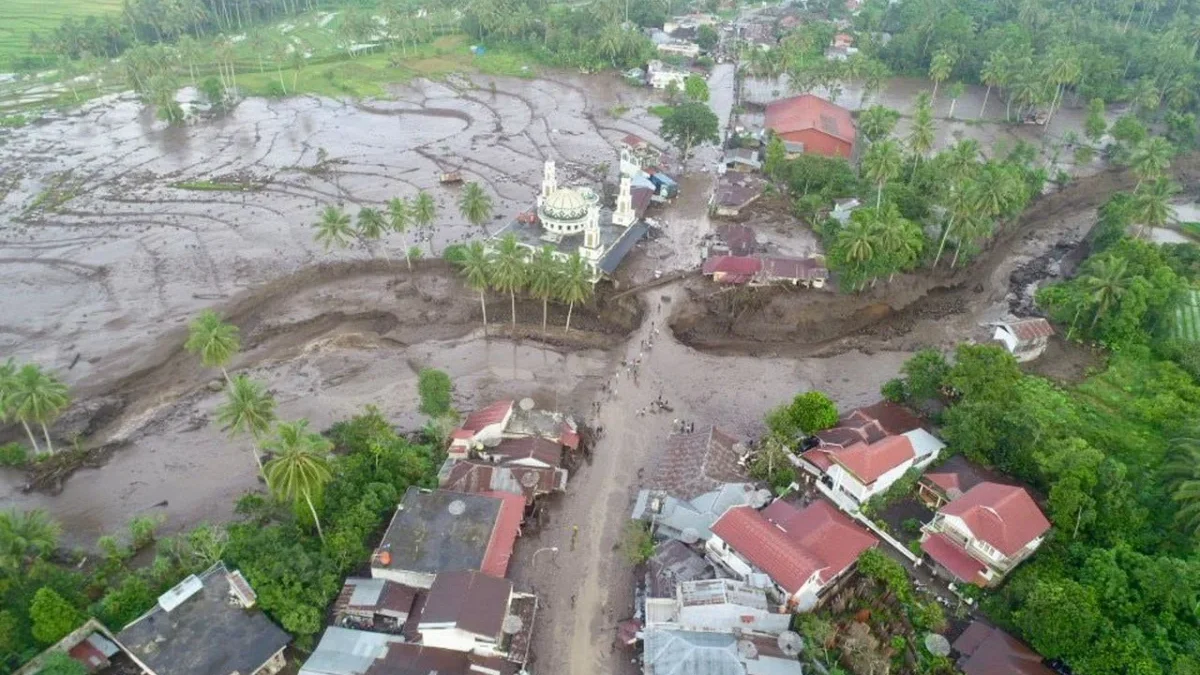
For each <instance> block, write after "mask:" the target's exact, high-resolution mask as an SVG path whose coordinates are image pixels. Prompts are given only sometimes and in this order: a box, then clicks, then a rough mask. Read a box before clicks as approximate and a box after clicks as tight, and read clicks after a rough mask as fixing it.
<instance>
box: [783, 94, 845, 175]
mask: <svg viewBox="0 0 1200 675" xmlns="http://www.w3.org/2000/svg"><path fill="white" fill-rule="evenodd" d="M765 126H766V128H768V129H770V130H772V131H774V132H775V135H777V136H779V138H780V140H782V141H783V144H784V147H785V148H786V149H787V151H788V153H789V154H792V155H795V154H799V153H805V152H809V153H815V154H818V155H823V156H825V157H843V158H846V159H849V158H850V157H851V155H852V153H853V151H854V139H855V134H856V131H855V128H854V120H853V119H852V118H851V117H850V111H849V110H846V109H845V108H843V107H841V106H839V105H835V104H833V103H831V102H829V101H826V100H825V99H823V98H821V97H819V96H814V95H812V94H802V95H800V96H793V97H791V98H785V99H781V100H778V101H775V102H773V103H771V104H770V105H768V106H767V112H766V125H765Z"/></svg>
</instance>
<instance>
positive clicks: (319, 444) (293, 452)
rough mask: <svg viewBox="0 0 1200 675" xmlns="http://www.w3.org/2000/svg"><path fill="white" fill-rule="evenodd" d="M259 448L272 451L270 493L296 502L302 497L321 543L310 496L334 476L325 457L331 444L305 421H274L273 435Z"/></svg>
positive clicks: (320, 535) (315, 511) (318, 519)
mask: <svg viewBox="0 0 1200 675" xmlns="http://www.w3.org/2000/svg"><path fill="white" fill-rule="evenodd" d="M262 447H263V449H264V450H267V451H269V452H272V453H274V454H275V456H274V457H273V458H272V459H271V461H269V462H267V466H266V475H267V485H269V486H270V489H271V493H272V494H274V495H275V496H276V497H277V498H279V499H287V500H289V501H291V502H292V503H293V504H296V505H299V504H300V502H301V500H303V501H304V503H305V504H307V505H308V510H309V513H311V514H312V517H313V524H314V525H316V526H317V536H318V537H320V538H321V542H322V543H324V542H325V533H324V532H322V531H321V519H320V518H319V517H318V516H317V507H316V506H315V505H314V504H313V497H317V498H318V499H319V497H320V494H321V492H322V490H323V489H324V488H325V485H326V484H327V483H329V481H330V480H332V479H333V471H332V470H330V468H329V459H328V458H327V457H326V455H327V454H328V453H329V451H330V450H331V449H333V444H332V443H330V442H329V441H327V440H325V438H323V437H322V436H321V435H320V434H316V433H313V432H311V431H309V430H308V420H298V421H296V422H280V423H279V424H276V425H275V437H274V438H271V439H268V440H266V441H264V442H263V444H262Z"/></svg>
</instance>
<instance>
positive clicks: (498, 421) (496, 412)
mask: <svg viewBox="0 0 1200 675" xmlns="http://www.w3.org/2000/svg"><path fill="white" fill-rule="evenodd" d="M528 438H537V439H543V440H546V441H552V442H554V443H556V444H557V445H558V446H560V449H559V450H558V451H557V454H558V456H559V457H561V453H562V449H563V448H566V449H570V450H577V449H578V448H579V431H578V427H577V426H576V424H575V421H574V420H573V419H572V418H571V417H569V416H567V415H564V414H562V413H557V412H550V411H547V410H539V409H538V408H537V407H536V406H535V404H534V402H533V399H528V398H526V399H522V400H521V401H520V403H517V404H515V405H514V402H513V401H512V400H511V399H506V400H501V401H496V402H495V403H492V404H490V405H488V406H486V407H484V408H481V409H479V410H476V411H474V412H472V413H471V414H470V415H467V418H466V419H465V420H464V421H463V423H462V425H461V426H459V428H457V429H455V430H454V431H452V432H450V447H449V449H448V450H447V456H448V457H449V458H450V459H454V460H463V459H469V458H470V457H471V454H472V453H475V454H476V455H478V456H480V457H483V458H485V459H493V460H495V461H501V460H502V459H503V458H505V457H511V458H513V459H514V462H511V463H513V464H516V465H518V466H542V467H545V468H549V467H550V466H554V467H557V466H558V463H554V464H553V465H551V464H547V463H545V462H541V461H538V460H531V459H530V457H528V456H526V457H525V460H526V461H519V458H518V457H517V456H518V455H520V454H521V452H529V451H531V450H532V449H533V446H531V445H518V446H513V445H511V444H510V445H505V446H504V449H502V450H498V448H500V446H501V445H502V444H503V443H504V442H505V441H506V440H513V439H528ZM540 447H541V446H539V450H538V451H539V452H540V453H542V454H544V455H546V456H548V455H549V454H550V453H551V452H552V451H544V452H543V451H542V450H541V449H540Z"/></svg>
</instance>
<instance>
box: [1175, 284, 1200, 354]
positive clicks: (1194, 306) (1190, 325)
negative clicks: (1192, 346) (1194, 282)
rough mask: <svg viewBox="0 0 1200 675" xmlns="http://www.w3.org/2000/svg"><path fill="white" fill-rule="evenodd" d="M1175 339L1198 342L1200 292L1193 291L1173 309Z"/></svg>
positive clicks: (1199, 336)
mask: <svg viewBox="0 0 1200 675" xmlns="http://www.w3.org/2000/svg"><path fill="white" fill-rule="evenodd" d="M1175 337H1177V338H1179V339H1181V340H1187V341H1189V342H1200V290H1195V289H1193V290H1192V291H1191V293H1190V294H1189V295H1188V296H1186V297H1185V298H1184V300H1183V301H1182V302H1180V303H1179V306H1177V307H1176V308H1175Z"/></svg>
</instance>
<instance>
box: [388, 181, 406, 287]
mask: <svg viewBox="0 0 1200 675" xmlns="http://www.w3.org/2000/svg"><path fill="white" fill-rule="evenodd" d="M387 213H388V219H387V228H388V229H389V230H391V231H392V232H395V233H396V234H399V235H401V236H403V237H404V262H405V264H407V265H408V269H409V270H410V271H411V270H412V256H411V255H410V254H409V250H408V226H409V223H410V222H412V207H411V206H410V205H409V203H408V200H407V199H401V198H400V197H392V198H391V199H389V200H388V203H387Z"/></svg>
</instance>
